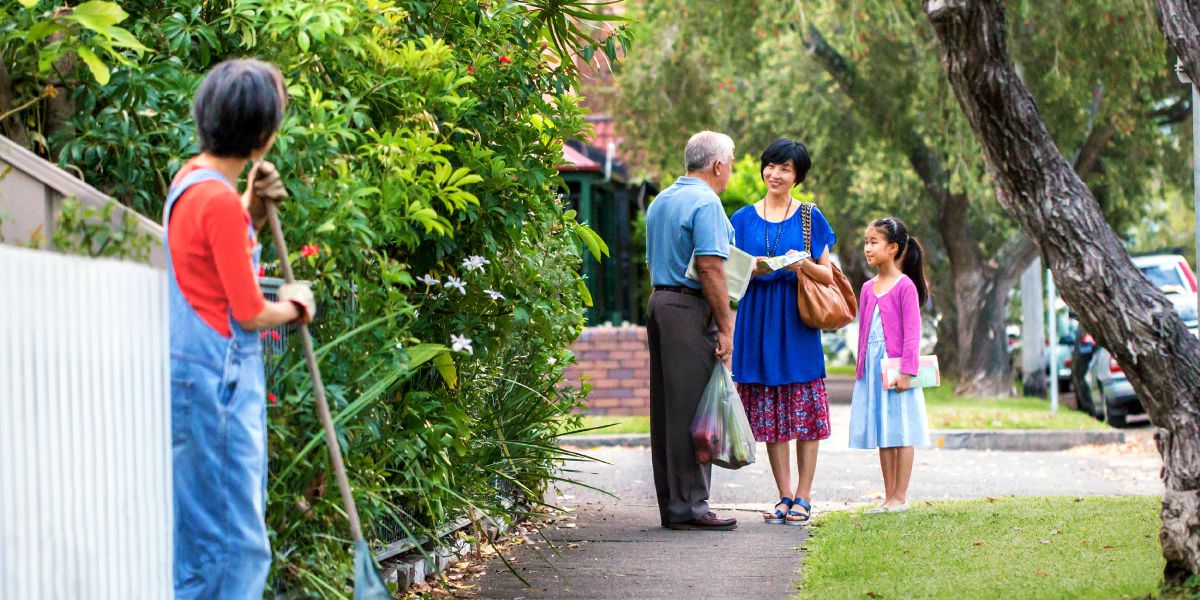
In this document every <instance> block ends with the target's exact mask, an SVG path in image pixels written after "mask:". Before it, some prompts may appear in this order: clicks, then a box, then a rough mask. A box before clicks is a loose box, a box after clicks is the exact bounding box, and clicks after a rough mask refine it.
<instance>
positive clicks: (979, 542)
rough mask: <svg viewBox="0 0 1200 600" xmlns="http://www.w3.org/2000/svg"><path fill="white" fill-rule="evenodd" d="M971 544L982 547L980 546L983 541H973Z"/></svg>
mask: <svg viewBox="0 0 1200 600" xmlns="http://www.w3.org/2000/svg"><path fill="white" fill-rule="evenodd" d="M971 543H972V544H974V545H976V546H982V545H983V540H975V541H974V542H971Z"/></svg>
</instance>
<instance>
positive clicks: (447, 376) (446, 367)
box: [433, 352, 458, 390]
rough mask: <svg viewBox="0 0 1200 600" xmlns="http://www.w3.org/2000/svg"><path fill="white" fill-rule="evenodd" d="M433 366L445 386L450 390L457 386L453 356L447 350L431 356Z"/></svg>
mask: <svg viewBox="0 0 1200 600" xmlns="http://www.w3.org/2000/svg"><path fill="white" fill-rule="evenodd" d="M433 366H435V367H437V370H438V373H441V374H442V379H444V380H445V381H446V386H447V387H449V388H450V389H452V390H453V389H456V388H458V371H457V370H456V369H455V368H454V358H453V357H451V356H450V353H449V352H442V353H441V354H438V355H437V356H435V357H433Z"/></svg>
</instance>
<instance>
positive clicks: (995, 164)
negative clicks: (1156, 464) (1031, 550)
mask: <svg viewBox="0 0 1200 600" xmlns="http://www.w3.org/2000/svg"><path fill="white" fill-rule="evenodd" d="M923 3H924V8H925V12H926V14H927V16H928V17H929V20H930V21H931V22H932V23H933V27H934V30H935V31H936V33H937V36H938V40H939V42H940V46H941V52H940V54H941V59H942V64H943V66H944V67H945V69H946V73H947V75H948V77H949V80H950V83H951V86H952V87H953V88H954V92H955V95H956V96H957V97H958V100H959V103H960V104H961V105H962V107H963V111H964V113H965V114H966V115H967V119H968V120H969V122H970V123H971V127H972V129H973V130H974V131H975V134H976V136H977V137H978V138H979V140H980V141H981V143H982V144H983V147H984V154H985V156H986V158H987V162H988V168H989V171H990V173H991V175H992V179H993V182H994V185H995V186H996V190H997V197H998V198H999V200H1000V202H1001V203H1002V204H1004V206H1005V207H1007V208H1008V209H1009V212H1010V213H1011V214H1012V215H1013V216H1014V217H1015V218H1016V219H1017V221H1018V222H1020V224H1021V226H1022V227H1023V228H1024V229H1025V231H1026V232H1028V233H1029V235H1030V236H1032V237H1033V238H1034V239H1036V240H1038V244H1039V245H1040V247H1041V249H1042V254H1043V259H1044V260H1045V261H1046V264H1047V265H1048V266H1049V267H1050V269H1051V270H1052V271H1053V273H1054V280H1055V283H1056V284H1057V285H1058V288H1059V291H1060V292H1061V294H1062V297H1063V299H1064V300H1065V301H1066V302H1067V304H1068V305H1070V306H1071V308H1072V309H1074V311H1075V313H1076V314H1077V315H1078V316H1079V320H1080V322H1081V323H1082V324H1083V326H1084V327H1085V328H1086V329H1087V330H1088V331H1089V332H1091V333H1092V335H1093V336H1094V337H1095V338H1096V341H1097V342H1098V343H1100V344H1101V345H1102V346H1104V347H1105V348H1107V349H1108V350H1109V351H1110V352H1111V353H1112V355H1113V356H1114V357H1115V358H1116V360H1117V363H1118V364H1120V366H1121V368H1122V369H1124V371H1125V373H1126V375H1128V376H1129V379H1130V381H1131V382H1132V383H1133V387H1134V389H1135V390H1136V391H1137V394H1138V397H1139V398H1140V399H1141V401H1142V404H1143V405H1144V406H1145V407H1146V410H1147V412H1148V413H1149V415H1150V419H1151V421H1152V422H1153V423H1154V424H1155V425H1156V426H1157V427H1158V428H1159V429H1158V430H1157V432H1156V434H1155V437H1156V439H1157V441H1158V446H1159V450H1160V451H1161V452H1162V455H1163V465H1164V466H1163V482H1164V484H1165V487H1166V491H1165V493H1164V494H1163V510H1162V519H1163V528H1162V530H1161V532H1160V534H1159V539H1160V541H1161V542H1162V548H1163V556H1164V557H1165V558H1166V560H1167V564H1166V569H1165V572H1164V576H1165V579H1166V582H1167V583H1168V584H1176V583H1182V582H1183V581H1185V580H1186V579H1187V578H1188V577H1189V576H1191V575H1193V574H1195V573H1198V572H1200V340H1197V339H1196V338H1195V337H1193V336H1192V335H1191V334H1190V333H1189V332H1188V331H1187V329H1186V328H1184V325H1183V322H1182V321H1181V320H1180V319H1179V316H1178V315H1177V314H1176V313H1175V311H1174V309H1173V307H1172V304H1171V302H1169V301H1168V300H1167V298H1166V297H1165V296H1164V295H1163V294H1162V292H1160V291H1159V290H1158V289H1157V288H1156V287H1154V286H1153V285H1151V284H1150V282H1149V281H1147V280H1146V278H1145V277H1143V276H1142V275H1141V274H1140V273H1139V272H1138V270H1137V269H1136V268H1135V267H1134V266H1133V263H1132V261H1130V259H1129V255H1128V254H1127V253H1126V252H1125V248H1124V246H1123V245H1122V244H1121V241H1120V239H1118V238H1117V236H1116V234H1114V233H1113V231H1112V229H1111V228H1110V227H1109V226H1108V224H1107V223H1106V222H1105V220H1104V216H1103V215H1102V214H1101V213H1100V208H1099V205H1098V204H1097V203H1096V201H1095V198H1094V197H1093V196H1092V194H1091V192H1090V191H1089V190H1088V188H1087V186H1085V185H1084V183H1083V181H1082V180H1080V179H1079V177H1078V176H1077V175H1076V173H1075V171H1074V170H1073V169H1072V168H1071V165H1070V164H1069V163H1068V162H1067V161H1066V159H1064V158H1063V156H1062V154H1061V153H1060V152H1059V150H1058V148H1057V147H1056V146H1055V144H1054V141H1053V140H1052V139H1051V138H1050V134H1049V133H1048V132H1047V131H1046V127H1045V124H1044V123H1043V122H1042V119H1041V116H1040V115H1039V114H1038V111H1037V105H1036V104H1035V102H1034V100H1033V97H1032V96H1031V95H1030V93H1029V89H1028V88H1027V87H1026V86H1025V84H1024V82H1023V81H1021V79H1020V77H1019V76H1018V75H1017V73H1016V70H1015V69H1014V68H1013V65H1012V61H1011V60H1010V58H1009V55H1008V47H1007V30H1006V27H1007V26H1006V23H1005V12H1004V0H923ZM1173 4H1174V3H1172V2H1168V1H1167V0H1160V5H1167V8H1164V11H1163V12H1164V15H1165V20H1166V21H1168V22H1169V21H1171V20H1172V19H1183V18H1184V15H1183V13H1182V11H1175V12H1172V10H1173V9H1174V7H1173V6H1172V5H1173ZM1191 17H1192V13H1189V14H1187V15H1186V18H1187V19H1188V21H1187V23H1186V25H1187V26H1188V32H1190V33H1188V34H1187V35H1184V36H1180V37H1186V38H1188V42H1189V43H1191V42H1195V41H1197V40H1200V35H1198V32H1200V29H1198V28H1197V27H1196V26H1195V23H1196V22H1197V21H1196V20H1195V19H1192V18H1191ZM1176 26H1179V25H1178V24H1176V25H1171V24H1170V23H1166V24H1165V25H1164V27H1165V29H1167V31H1168V38H1169V39H1171V36H1172V33H1171V31H1172V30H1173V29H1172V28H1173V27H1176ZM1173 43H1174V42H1173ZM1191 49H1195V50H1196V52H1190V50H1191ZM1189 52H1190V53H1189V54H1184V56H1185V57H1186V58H1188V59H1193V62H1192V65H1191V67H1190V69H1191V70H1190V71H1189V73H1191V72H1194V71H1197V69H1196V66H1197V63H1196V62H1195V60H1194V59H1196V58H1200V43H1195V44H1192V45H1191V46H1189ZM1193 76H1200V73H1197V74H1195V75H1193Z"/></svg>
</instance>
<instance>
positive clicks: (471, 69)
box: [467, 65, 475, 75]
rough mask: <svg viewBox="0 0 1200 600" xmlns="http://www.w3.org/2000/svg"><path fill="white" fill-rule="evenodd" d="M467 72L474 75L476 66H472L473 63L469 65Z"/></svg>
mask: <svg viewBox="0 0 1200 600" xmlns="http://www.w3.org/2000/svg"><path fill="white" fill-rule="evenodd" d="M467 73H470V74H471V75H474V74H475V67H473V66H471V65H467Z"/></svg>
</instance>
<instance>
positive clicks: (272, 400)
mask: <svg viewBox="0 0 1200 600" xmlns="http://www.w3.org/2000/svg"><path fill="white" fill-rule="evenodd" d="M267 401H268V402H270V403H271V406H275V405H277V404H279V400H276V399H275V394H272V393H271V392H267Z"/></svg>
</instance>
